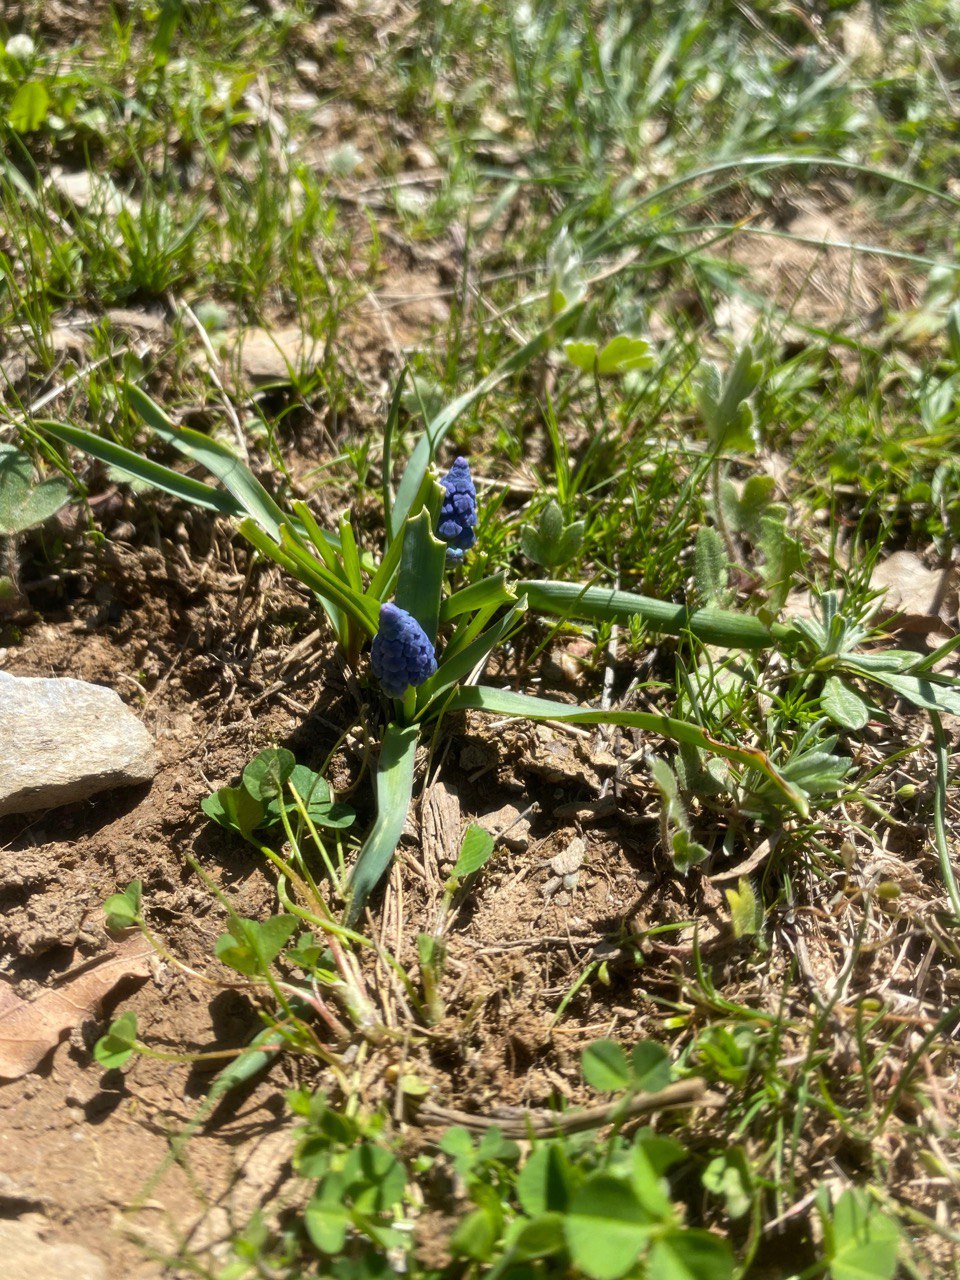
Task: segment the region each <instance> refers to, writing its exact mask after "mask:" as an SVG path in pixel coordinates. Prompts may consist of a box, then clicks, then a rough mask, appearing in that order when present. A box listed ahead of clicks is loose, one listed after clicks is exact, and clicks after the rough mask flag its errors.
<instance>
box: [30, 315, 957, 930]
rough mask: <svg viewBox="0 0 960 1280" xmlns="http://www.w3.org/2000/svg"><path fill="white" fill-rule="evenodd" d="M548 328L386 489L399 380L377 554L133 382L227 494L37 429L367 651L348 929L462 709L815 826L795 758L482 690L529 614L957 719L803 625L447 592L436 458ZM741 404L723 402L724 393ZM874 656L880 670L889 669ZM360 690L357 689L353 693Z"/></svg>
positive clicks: (617, 601)
mask: <svg viewBox="0 0 960 1280" xmlns="http://www.w3.org/2000/svg"><path fill="white" fill-rule="evenodd" d="M575 315H576V308H573V309H571V310H570V312H569V315H568V314H567V313H566V312H565V313H564V316H565V317H566V322H567V323H568V322H569V321H570V320H571V319H572V318H574V317H575ZM559 325H560V319H559V318H558V319H557V320H555V321H554V322H553V327H552V328H551V327H550V326H548V327H547V329H545V330H543V331H542V332H541V333H540V334H539V335H538V336H537V337H536V338H534V339H532V340H531V341H530V342H529V343H527V344H526V346H524V347H522V348H520V349H519V350H518V351H517V352H515V353H514V354H513V355H512V356H510V357H509V358H508V359H507V360H505V361H504V362H503V364H502V365H501V366H498V367H497V368H496V369H494V370H493V371H492V372H491V373H490V374H488V375H487V377H486V378H484V379H483V380H482V381H481V382H480V383H478V384H477V385H476V386H475V387H473V388H472V389H471V390H470V391H467V392H464V393H463V394H462V395H460V396H459V397H458V398H457V399H456V400H454V401H452V402H451V403H450V404H448V405H447V406H446V407H445V408H444V409H442V410H441V412H440V413H439V414H438V415H437V416H436V417H435V418H434V419H433V420H432V421H431V422H430V423H429V424H428V425H427V427H426V428H425V430H424V431H423V433H422V435H421V436H420V438H419V439H418V440H417V442H416V443H415V445H414V448H413V450H412V452H411V454H410V456H409V458H408V460H407V462H406V465H405V467H404V468H403V469H402V474H401V475H400V478H399V482H398V484H397V486H396V489H395V490H394V488H393V447H394V443H395V436H396V434H397V425H398V421H399V415H400V410H401V405H402V394H401V392H402V388H403V377H401V379H400V380H399V383H398V386H397V388H396V391H395V393H394V396H393V400H392V402H391V406H390V410H389V413H388V415H387V421H386V426H385V431H384V446H383V503H384V510H383V516H384V528H385V536H384V542H383V548H382V551H381V553H380V555H379V556H377V555H376V554H375V553H374V551H373V550H372V549H370V548H364V549H361V547H360V546H359V545H358V542H357V538H356V534H355V532H354V529H353V525H352V522H351V519H350V516H349V513H344V514H343V515H342V516H341V517H340V520H339V524H338V528H337V529H336V531H333V530H326V529H323V528H321V527H320V525H319V524H318V522H317V520H316V518H315V516H314V515H313V513H312V511H311V510H310V508H309V506H308V505H307V504H306V503H305V502H302V501H295V502H291V503H290V504H289V506H288V507H286V508H284V507H282V506H281V505H280V504H279V503H278V502H277V501H276V500H275V499H274V498H273V497H272V496H271V495H270V494H269V493H268V492H267V490H266V489H265V488H264V487H263V485H262V484H261V483H260V481H259V480H258V479H257V478H256V476H255V475H254V474H253V472H252V471H251V470H250V468H249V467H248V466H247V465H246V464H245V463H244V462H243V461H242V460H241V459H240V458H238V457H237V455H236V454H235V453H234V452H233V451H232V450H231V449H230V448H229V447H228V446H227V445H225V444H223V443H222V442H221V441H219V440H217V439H215V438H214V437H212V436H208V435H205V434H203V433H202V432H199V431H195V430H191V429H189V428H185V427H180V426H177V425H176V424H175V423H174V422H172V421H171V419H170V418H169V417H168V416H167V415H166V414H165V413H164V412H163V410H162V409H161V408H160V407H159V406H158V405H157V404H155V403H154V401H152V400H151V399H150V398H149V397H148V396H147V395H146V394H145V393H144V392H143V391H142V390H141V389H140V388H139V387H138V386H136V385H135V384H133V383H125V384H124V386H123V391H124V394H125V397H126V402H127V405H128V406H129V408H130V409H131V410H132V411H134V412H136V413H137V414H139V416H140V417H141V418H142V419H143V420H144V422H145V423H146V424H147V425H148V427H149V428H150V429H151V430H152V432H153V434H154V436H155V437H157V438H159V439H160V440H161V441H163V442H165V443H166V444H168V445H169V446H171V447H172V448H174V449H176V450H177V451H178V452H180V453H181V454H182V455H184V456H185V457H186V458H187V459H188V460H189V461H190V462H191V463H194V464H197V463H198V464H200V465H201V466H203V467H205V468H206V470H207V471H209V472H210V473H211V474H212V475H213V476H214V477H215V478H216V479H217V480H218V481H219V482H220V487H217V486H214V485H210V484H206V483H204V482H203V481H201V480H198V479H196V478H195V477H193V476H190V475H184V474H183V473H181V472H178V471H176V470H174V469H173V468H172V467H168V466H164V465H162V464H160V463H158V462H155V461H153V460H152V459H149V458H146V457H144V456H142V455H141V454H139V453H137V452H135V451H134V450H131V449H128V448H125V447H123V446H121V445H118V444H117V443H115V442H114V441H112V440H109V439H106V438H104V437H101V436H98V435H96V434H94V433H93V432H90V431H86V430H83V429H80V428H77V427H73V426H70V425H67V424H64V423H54V422H43V423H42V424H37V425H41V426H42V427H43V429H44V430H45V431H46V432H47V433H48V434H49V435H51V436H53V437H55V438H57V439H59V440H60V441H62V442H64V443H66V444H69V445H72V446H74V447H77V448H80V449H83V450H84V451H86V452H87V453H89V454H91V455H92V456H93V457H96V458H99V459H100V460H101V461H103V462H106V463H107V464H108V465H109V466H110V467H111V468H113V469H114V471H115V472H123V473H126V474H127V475H129V476H131V477H132V478H133V479H135V480H137V481H139V482H141V483H147V484H149V485H153V486H154V487H156V488H159V489H162V490H163V491H165V492H167V493H169V494H171V495H173V496H174V497H176V498H179V499H181V500H184V501H188V502H191V503H193V504H195V505H199V506H202V507H205V508H207V509H209V510H212V511H214V512H216V513H217V514H219V515H222V516H227V517H231V518H237V519H239V526H238V527H239V531H240V533H241V534H242V535H243V536H244V537H245V538H246V539H247V540H248V541H249V542H250V543H251V544H252V545H253V547H254V548H255V549H256V550H257V551H258V552H259V553H260V554H261V555H262V556H264V557H266V558H268V559H270V560H272V561H274V562H275V563H277V564H278V565H280V566H281V568H283V569H284V570H285V571H286V572H287V573H288V574H289V575H290V576H292V577H293V578H296V579H297V580H298V581H300V582H301V583H303V584H304V585H305V586H306V587H307V588H308V589H309V590H310V591H311V593H312V594H313V597H314V599H315V600H316V602H317V604H318V605H319V607H320V608H321V609H322V610H323V611H324V613H325V614H326V616H327V619H328V621H329V623H330V626H331V628H332V630H333V634H334V636H335V638H336V641H337V644H338V646H339V648H340V650H341V653H342V654H343V657H344V660H345V662H346V664H347V665H348V666H349V667H350V668H351V669H352V670H353V671H354V672H355V673H356V674H358V675H360V676H362V674H363V670H364V660H363V654H364V650H365V649H366V648H367V647H368V646H372V647H371V665H372V670H373V674H374V676H375V677H376V678H377V679H378V681H379V686H380V689H381V690H382V692H383V693H384V694H386V696H387V698H389V699H390V702H389V703H388V704H386V705H385V706H384V708H383V709H384V715H383V718H382V721H381V720H379V718H375V719H374V721H373V723H374V724H377V723H382V724H383V728H382V730H381V731H380V743H379V745H380V750H379V758H378V761H377V766H376V774H375V779H374V790H375V796H376V818H375V821H374V823H373V826H372V828H371V830H370V831H369V833H368V834H367V837H366V839H365V840H364V842H363V845H362V847H361V849H360V851H359V854H358V855H357V857H356V860H355V862H354V864H353V867H352V870H351V871H350V874H349V883H348V884H346V885H342V884H341V883H340V882H339V881H338V882H337V884H336V885H335V887H337V888H340V890H341V892H342V894H343V897H344V899H345V903H346V906H345V911H344V915H343V923H344V925H346V926H347V927H348V928H352V927H353V926H354V925H355V924H356V923H357V921H358V920H359V918H360V915H361V913H362V912H363V910H364V907H365V906H366V903H367V902H368V900H369V897H370V894H371V893H372V891H373V890H374V889H375V888H376V886H377V885H378V884H379V883H380V881H381V880H382V878H383V877H384V875H385V874H386V872H387V870H388V868H389V867H390V864H391V862H392V859H393V856H394V853H395V851H396V848H397V845H398V844H399V841H400V837H401V834H402V832H403V829H404V824H405V820H406V816H407V812H408V810H409V807H410V804H411V802H412V799H413V793H414V784H415V780H416V758H417V746H418V744H419V743H420V741H421V740H422V738H423V737H424V736H425V735H426V734H428V733H429V734H434V733H435V732H436V730H437V726H438V723H439V722H440V721H441V720H442V719H443V717H444V716H445V715H447V714H448V713H455V712H458V711H468V710H469V711H477V712H480V713H482V714H486V715H492V716H497V717H504V716H507V717H516V718H519V719H528V720H537V721H548V722H554V723H565V724H575V725H601V724H602V725H619V726H622V727H624V728H628V729H632V730H639V731H641V732H643V733H645V734H652V735H658V736H659V737H661V738H666V739H668V740H670V741H672V742H675V743H678V744H680V745H681V746H683V747H684V748H687V749H688V750H692V751H693V752H694V753H695V755H699V756H702V757H704V758H706V757H707V756H709V755H715V756H721V757H723V758H724V759H725V760H726V761H728V762H729V763H730V764H732V765H733V766H735V767H736V770H735V772H733V773H732V775H731V776H732V777H733V778H734V779H735V780H737V779H745V780H747V783H748V784H749V786H752V787H754V791H756V792H757V793H758V794H759V793H760V792H761V791H762V793H763V795H764V796H765V797H766V800H765V802H764V803H766V804H769V805H772V807H773V809H774V811H775V813H779V812H792V813H794V814H798V815H800V817H801V818H804V817H806V816H807V815H808V813H809V793H808V791H807V790H806V789H805V787H804V785H803V783H804V775H803V774H802V771H801V772H800V773H797V770H796V769H795V768H794V769H791V767H790V762H789V760H788V761H786V762H784V763H782V764H778V763H774V761H773V760H772V759H771V758H770V756H768V755H767V753H766V752H765V751H764V750H763V749H762V748H761V747H760V746H758V745H756V744H754V743H749V742H743V741H740V740H737V741H733V742H731V741H721V740H719V739H717V738H715V737H713V736H712V735H710V734H709V733H708V732H707V731H706V729H705V728H703V727H702V726H701V725H700V724H699V723H696V722H695V720H693V719H692V718H687V719H685V718H679V717H677V716H670V715H665V714H660V713H657V712H653V711H637V710H619V709H607V708H604V707H591V706H578V705H576V704H572V705H571V704H570V703H566V702H560V701H554V700H549V699H545V698H541V697H537V696H533V695H531V694H528V693H525V692H523V691H521V690H517V689H512V688H509V687H494V686H491V685H485V684H481V683H478V681H479V679H480V673H481V672H482V671H483V669H484V666H485V664H486V661H487V659H488V658H489V656H490V655H491V653H493V652H494V650H496V649H497V648H498V647H500V646H502V645H504V644H505V643H507V642H508V641H509V639H510V637H511V636H512V635H513V633H514V632H515V631H516V630H517V628H518V627H519V626H521V625H522V622H523V617H524V614H525V613H526V612H527V611H528V610H529V611H531V612H534V613H540V614H544V615H546V616H547V617H548V618H551V619H553V620H554V621H555V622H557V623H564V622H567V621H569V620H571V619H579V620H583V621H587V622H593V623H605V622H622V621H627V620H630V619H634V618H636V619H638V620H639V621H640V622H641V623H642V624H643V626H644V627H646V629H647V630H648V631H649V632H650V633H652V634H666V635H673V636H688V637H693V638H695V639H696V640H698V641H700V642H702V643H704V644H710V645H715V646H722V647H726V648H728V649H734V650H743V651H751V650H752V651H760V650H769V649H778V650H780V651H781V652H783V653H786V654H787V655H788V659H790V660H792V657H791V655H794V656H796V655H798V660H799V661H800V662H801V663H802V664H808V663H809V662H813V661H817V662H819V663H820V667H822V665H823V663H824V662H825V661H828V660H829V661H830V662H832V663H833V664H834V666H835V667H836V669H837V670H840V669H841V668H842V669H844V670H846V669H847V668H849V670H850V671H852V672H853V673H854V675H855V676H856V677H857V678H863V677H864V676H866V677H867V678H872V679H873V680H875V681H878V682H880V683H884V684H886V685H887V686H888V687H891V688H893V689H895V690H896V691H897V692H898V693H901V694H902V696H905V697H908V698H910V699H911V700H912V701H914V702H916V703H917V705H922V706H925V707H927V708H932V709H933V710H935V711H936V710H940V709H944V710H951V711H955V712H956V713H958V714H960V694H957V692H956V691H955V690H954V689H953V688H952V687H949V688H948V687H947V682H946V681H945V679H944V678H942V677H940V676H938V675H935V674H934V673H933V672H931V671H929V670H927V669H926V668H924V670H923V674H922V679H920V678H918V677H914V676H913V675H911V674H909V673H908V672H909V668H908V667H907V666H906V665H905V664H906V663H907V662H908V660H909V661H910V662H913V661H915V659H914V658H913V656H912V655H905V656H904V657H903V659H902V665H901V666H900V667H898V669H897V671H896V673H891V672H890V671H888V670H887V669H886V668H884V669H883V670H879V669H878V666H877V663H876V662H873V663H872V665H870V666H869V667H868V666H867V665H866V659H865V658H864V659H859V660H858V661H859V665H854V662H853V659H852V658H848V657H847V656H846V655H845V654H838V653H837V652H836V645H835V644H834V643H833V642H832V641H830V643H829V644H828V643H827V642H826V641H824V645H820V646H819V649H821V650H822V649H823V648H824V646H825V647H826V649H829V651H830V652H829V654H827V655H826V656H824V654H823V653H822V652H820V653H812V650H813V649H815V648H818V646H816V645H814V643H813V640H812V639H811V637H810V636H808V635H807V633H806V632H805V631H804V630H803V627H802V626H801V625H800V624H799V623H789V624H780V623H777V622H775V621H773V620H771V619H769V618H763V617H760V616H756V615H752V614H743V613H737V612H735V611H731V610H725V609H719V608H713V607H708V608H700V609H693V608H690V607H688V606H687V605H685V604H678V603H675V602H670V601H665V600H656V599H652V598H651V597H649V596H642V595H638V594H635V593H633V592H629V591H621V590H614V589H611V588H608V587H603V586H590V585H582V584H580V583H577V582H563V581H551V580H544V581H532V580H531V581H518V582H510V581H508V579H507V575H506V574H505V573H503V572H500V573H494V574H491V575H490V576H488V577H483V578H478V579H477V580H476V581H471V582H467V583H466V584H465V585H457V583H456V582H454V581H451V580H450V575H448V574H447V572H446V569H447V565H448V563H449V561H450V559H451V558H452V559H453V560H454V561H455V562H459V561H460V560H462V557H463V554H464V552H465V551H466V550H468V549H470V548H472V547H473V546H474V545H475V543H476V526H477V501H476V490H475V487H474V484H473V480H472V478H471V476H470V468H469V465H468V463H467V461H466V459H464V458H460V457H458V458H457V459H456V461H455V462H454V464H453V466H452V467H451V468H450V470H449V472H448V473H447V475H446V476H445V477H443V478H442V479H441V478H440V476H439V474H438V472H437V471H436V469H435V467H434V458H435V456H436V453H437V451H438V449H439V448H440V447H441V446H442V443H443V440H444V438H445V436H446V435H447V433H448V432H449V431H450V429H451V428H452V427H453V425H454V423H455V422H457V420H458V419H459V418H460V417H461V416H462V415H463V414H464V413H465V412H467V411H468V410H469V409H470V408H472V407H473V406H474V405H475V404H476V403H477V402H478V401H479V400H480V399H481V398H482V397H483V396H484V395H486V394H488V393H489V392H490V391H491V390H492V389H493V388H494V387H495V386H496V385H497V384H498V383H499V382H502V381H503V380H504V379H505V378H507V377H510V376H512V375H513V374H515V373H516V372H517V371H519V370H520V369H522V368H524V367H526V365H527V364H528V363H529V362H530V360H532V359H534V358H535V357H537V356H539V355H541V354H542V353H543V352H544V350H545V349H546V348H547V346H548V345H549V344H550V342H551V341H555V340H556V338H557V336H559V334H558V326H559ZM735 398H736V397H735V395H734V393H733V392H731V393H730V395H729V396H728V397H727V399H731V400H733V399H735ZM438 535H439V536H438ZM831 634H832V633H831ZM811 655H812V656H811ZM885 661H886V662H887V663H888V664H889V663H890V662H891V661H893V658H891V657H887V658H885ZM897 662H900V659H899V657H898V658H897ZM820 667H818V668H817V669H818V670H819V669H820ZM915 686H916V687H915ZM921 686H922V687H921ZM357 687H360V688H362V681H361V683H360V685H359V686H357ZM361 714H362V708H361ZM638 758H640V757H639V755H638ZM750 780H752V781H750ZM747 783H745V785H747ZM754 784H756V785H754ZM777 820H779V819H777ZM307 906H308V907H309V904H307ZM338 927H343V926H338Z"/></svg>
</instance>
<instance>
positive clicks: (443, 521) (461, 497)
mask: <svg viewBox="0 0 960 1280" xmlns="http://www.w3.org/2000/svg"><path fill="white" fill-rule="evenodd" d="M440 483H441V484H442V485H443V489H444V499H443V505H442V506H441V508H440V519H439V521H438V522H437V535H438V536H439V537H440V538H442V539H443V541H444V542H445V543H446V544H447V563H448V564H459V563H460V561H461V560H462V559H463V555H464V552H465V551H469V550H470V548H471V547H472V546H473V544H474V543H475V542H476V540H477V490H476V488H475V487H474V483H473V477H472V476H471V475H470V464H469V462H467V460H466V458H457V459H456V460H455V462H454V464H453V466H452V467H451V468H450V470H449V471H448V472H447V474H446V475H445V476H444V477H443V479H442V480H441V481H440Z"/></svg>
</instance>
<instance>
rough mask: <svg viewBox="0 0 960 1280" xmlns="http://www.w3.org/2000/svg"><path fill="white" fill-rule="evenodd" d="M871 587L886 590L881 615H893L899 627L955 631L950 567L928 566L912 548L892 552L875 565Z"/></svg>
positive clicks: (953, 585)
mask: <svg viewBox="0 0 960 1280" xmlns="http://www.w3.org/2000/svg"><path fill="white" fill-rule="evenodd" d="M870 586H871V587H873V589H874V590H877V591H880V590H882V591H884V592H885V595H884V599H883V613H882V616H884V617H894V616H895V626H896V627H897V629H898V630H900V631H914V632H926V631H941V630H943V629H944V627H946V628H948V629H949V630H951V631H955V630H956V623H957V587H956V575H955V573H954V570H953V569H952V568H949V567H948V568H946V569H928V568H927V567H926V566H925V565H924V563H923V561H922V560H921V559H920V557H919V556H917V555H915V554H914V553H913V552H912V551H895V552H894V553H893V555H892V556H889V557H888V558H887V559H886V560H882V561H881V562H880V563H879V564H878V565H877V566H876V568H875V569H874V571H873V574H872V576H871V578H870Z"/></svg>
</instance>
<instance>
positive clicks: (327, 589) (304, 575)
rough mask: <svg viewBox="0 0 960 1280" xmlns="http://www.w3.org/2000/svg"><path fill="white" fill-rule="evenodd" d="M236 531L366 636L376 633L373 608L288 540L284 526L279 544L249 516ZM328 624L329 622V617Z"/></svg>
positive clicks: (287, 532) (289, 538) (289, 537)
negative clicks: (355, 623)
mask: <svg viewBox="0 0 960 1280" xmlns="http://www.w3.org/2000/svg"><path fill="white" fill-rule="evenodd" d="M240 532H241V533H242V534H243V536H244V537H245V538H246V539H247V541H248V542H250V543H252V544H253V546H254V547H256V549H257V550H258V551H259V552H260V554H261V555H264V556H266V557H267V558H268V559H270V560H273V561H274V562H275V563H276V564H278V565H280V567H281V568H282V569H285V570H286V571H287V573H289V574H290V575H291V576H292V577H294V578H297V579H298V580H299V581H300V582H302V583H303V584H304V585H305V586H307V587H309V588H310V590H311V591H314V592H316V594H317V595H318V596H319V597H320V598H321V600H323V601H329V602H330V603H332V604H334V605H336V606H337V607H338V608H339V609H341V610H342V611H343V612H344V613H346V614H348V615H349V616H350V617H351V618H353V619H354V621H355V622H357V623H359V625H360V626H361V627H362V628H363V630H364V631H365V632H366V633H367V635H370V636H374V635H376V634H377V627H376V621H375V619H374V616H373V609H372V606H370V605H368V604H367V603H366V602H365V597H362V596H360V597H358V596H355V595H354V594H353V593H352V592H351V591H350V589H349V587H347V586H346V584H345V583H343V582H341V581H340V579H339V578H337V577H335V576H334V575H333V574H332V573H331V572H330V570H329V569H328V568H327V567H326V565H324V564H323V563H321V561H319V560H318V559H317V558H316V557H315V556H312V555H311V554H310V552H309V551H306V550H304V548H303V547H302V546H301V545H300V544H299V542H297V541H296V540H295V539H294V538H293V537H292V535H291V534H290V530H289V527H288V526H287V525H286V524H284V525H281V528H280V534H281V538H282V539H283V541H282V544H279V545H278V544H277V543H276V542H274V540H273V539H272V538H271V537H270V535H269V534H268V533H267V532H266V530H265V529H263V528H262V527H261V526H260V525H259V524H258V523H257V521H256V520H253V519H252V518H250V517H249V516H248V517H247V519H246V520H244V521H243V522H242V523H241V525H240ZM331 621H333V619H332V618H331Z"/></svg>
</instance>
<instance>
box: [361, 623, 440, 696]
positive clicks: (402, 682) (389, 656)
mask: <svg viewBox="0 0 960 1280" xmlns="http://www.w3.org/2000/svg"><path fill="white" fill-rule="evenodd" d="M370 664H371V666H372V667H373V674H374V675H375V676H376V677H377V679H378V680H379V681H380V684H381V686H382V688H383V691H384V693H386V694H387V695H388V696H389V697H391V698H402V697H403V695H404V694H405V693H406V691H407V690H408V689H410V688H416V687H417V686H418V685H421V684H423V682H424V681H425V680H429V679H430V677H431V676H432V675H433V673H434V672H435V671H436V669H437V659H436V656H435V655H434V652H433V645H432V644H431V643H430V641H429V640H428V639H427V634H426V632H425V631H424V629H423V627H421V625H420V623H419V622H418V621H417V620H416V618H415V617H414V616H413V614H412V613H407V611H406V609H401V608H400V606H399V605H395V604H385V605H381V607H380V630H379V631H378V632H377V634H376V635H375V636H374V638H373V645H372V647H371V649H370Z"/></svg>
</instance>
